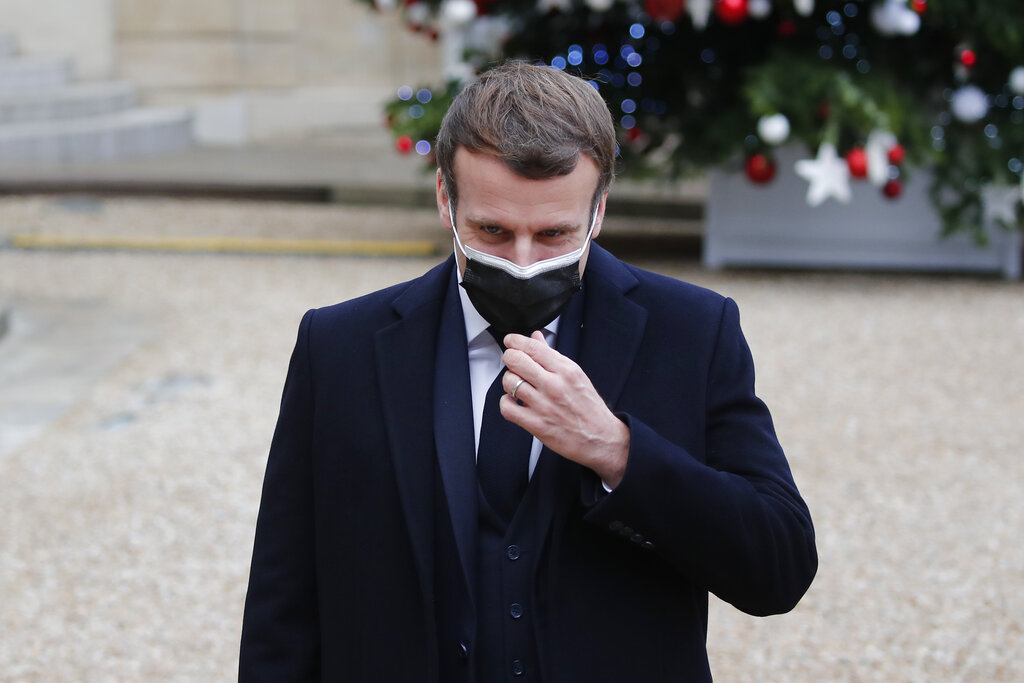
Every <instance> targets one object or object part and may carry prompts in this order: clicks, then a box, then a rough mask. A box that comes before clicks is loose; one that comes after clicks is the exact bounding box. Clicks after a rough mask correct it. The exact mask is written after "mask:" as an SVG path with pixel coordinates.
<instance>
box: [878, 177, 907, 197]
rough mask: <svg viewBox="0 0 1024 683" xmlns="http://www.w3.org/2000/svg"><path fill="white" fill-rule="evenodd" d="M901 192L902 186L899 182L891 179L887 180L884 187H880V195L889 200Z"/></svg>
mask: <svg viewBox="0 0 1024 683" xmlns="http://www.w3.org/2000/svg"><path fill="white" fill-rule="evenodd" d="M902 192H903V185H902V184H901V183H900V181H898V180H896V179H895V178H893V179H892V180H889V181H888V182H887V183H886V184H885V185H883V186H882V194H884V195H885V196H886V197H888V198H889V199H896V198H897V197H899V196H900V194H901V193H902Z"/></svg>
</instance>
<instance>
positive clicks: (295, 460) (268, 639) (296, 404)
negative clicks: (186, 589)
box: [238, 311, 320, 683]
mask: <svg viewBox="0 0 1024 683" xmlns="http://www.w3.org/2000/svg"><path fill="white" fill-rule="evenodd" d="M314 314H315V312H314V311H308V312H307V313H306V315H305V316H304V317H303V319H302V323H301V324H300V326H299V334H298V341H297V342H296V345H295V350H294V351H293V353H292V357H291V362H290V364H289V367H288V377H287V379H286V381H285V386H284V394H283V397H282V399H281V412H280V415H279V417H278V421H277V428H276V429H275V431H274V438H273V441H272V443H271V447H270V455H269V458H268V460H267V470H266V475H265V477H264V481H263V496H262V499H261V502H260V511H259V517H258V519H257V522H256V539H255V543H254V546H253V554H252V566H251V569H250V572H249V589H248V593H247V594H246V599H245V613H244V616H243V619H242V642H241V651H240V655H239V664H238V679H239V681H242V682H246V683H249V682H255V681H307V680H308V681H312V680H319V666H320V631H319V625H318V614H317V600H316V592H317V589H316V572H315V553H314V537H313V533H314V525H313V487H312V455H311V451H312V416H313V400H312V395H313V387H312V376H311V368H310V357H309V338H310V328H311V326H312V321H313V317H314Z"/></svg>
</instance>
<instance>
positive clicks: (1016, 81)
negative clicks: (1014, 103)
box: [1010, 66, 1024, 95]
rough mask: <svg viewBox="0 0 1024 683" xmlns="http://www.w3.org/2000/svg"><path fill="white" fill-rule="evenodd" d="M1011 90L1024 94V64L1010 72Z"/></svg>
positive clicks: (1017, 93)
mask: <svg viewBox="0 0 1024 683" xmlns="http://www.w3.org/2000/svg"><path fill="white" fill-rule="evenodd" d="M1010 90H1012V91H1013V94H1014V95H1024V66H1018V67H1017V68H1016V69H1014V70H1013V71H1011V72H1010Z"/></svg>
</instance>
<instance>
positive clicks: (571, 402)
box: [500, 332, 629, 489]
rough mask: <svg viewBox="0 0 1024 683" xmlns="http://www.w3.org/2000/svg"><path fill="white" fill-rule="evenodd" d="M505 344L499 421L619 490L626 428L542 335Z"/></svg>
mask: <svg viewBox="0 0 1024 683" xmlns="http://www.w3.org/2000/svg"><path fill="white" fill-rule="evenodd" d="M504 341H505V346H506V351H505V353H504V355H503V356H502V360H503V361H504V363H505V367H507V368H508V371H507V372H506V373H505V377H504V379H503V380H502V386H503V387H504V389H505V395H504V396H502V397H501V403H500V407H501V414H502V416H504V417H505V419H507V420H509V421H511V422H514V423H515V424H517V425H519V426H520V427H522V428H523V429H525V430H526V431H528V432H530V433H531V434H533V435H534V436H535V437H537V438H538V439H540V441H541V443H543V444H544V445H545V446H547V447H548V448H550V449H551V450H553V451H555V452H556V453H558V454H560V455H562V457H565V458H568V459H570V460H572V461H574V462H578V463H579V464H581V465H583V466H584V467H589V468H590V469H592V470H593V471H594V472H596V473H597V475H598V476H599V477H601V480H602V481H603V482H604V483H605V484H607V485H608V486H609V487H610V488H613V489H614V488H615V487H616V486H618V485H619V482H621V481H622V477H623V475H624V474H625V472H626V460H627V459H628V458H629V427H627V426H626V425H625V423H623V422H622V421H621V420H619V419H618V418H617V417H615V415H613V414H612V412H611V410H609V409H608V406H607V405H605V402H604V401H603V400H602V399H601V396H600V395H598V393H597V390H596V389H594V385H593V384H592V383H591V382H590V378H589V377H587V376H586V374H585V373H584V372H583V370H582V369H581V368H580V366H578V365H577V364H576V363H574V362H573V361H572V360H570V359H569V358H566V357H565V356H563V355H562V354H560V353H559V352H558V351H556V350H554V349H553V348H551V347H550V346H548V345H547V342H546V341H544V335H543V334H542V333H541V332H534V333H533V335H532V336H531V337H524V336H523V335H521V334H510V335H507V336H506V337H505V340H504ZM520 380H523V381H522V382H521V381H520ZM513 392H514V393H515V398H513V397H512V393H513Z"/></svg>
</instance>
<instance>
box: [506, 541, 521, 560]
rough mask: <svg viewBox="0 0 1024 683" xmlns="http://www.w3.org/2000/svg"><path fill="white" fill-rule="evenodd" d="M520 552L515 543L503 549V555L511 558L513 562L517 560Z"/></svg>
mask: <svg viewBox="0 0 1024 683" xmlns="http://www.w3.org/2000/svg"><path fill="white" fill-rule="evenodd" d="M521 554H522V553H521V551H520V550H519V546H517V545H510V546H509V547H508V548H506V549H505V557H507V558H508V559H510V560H512V561H513V562H515V561H516V560H518V559H519V557H520V555H521Z"/></svg>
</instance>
